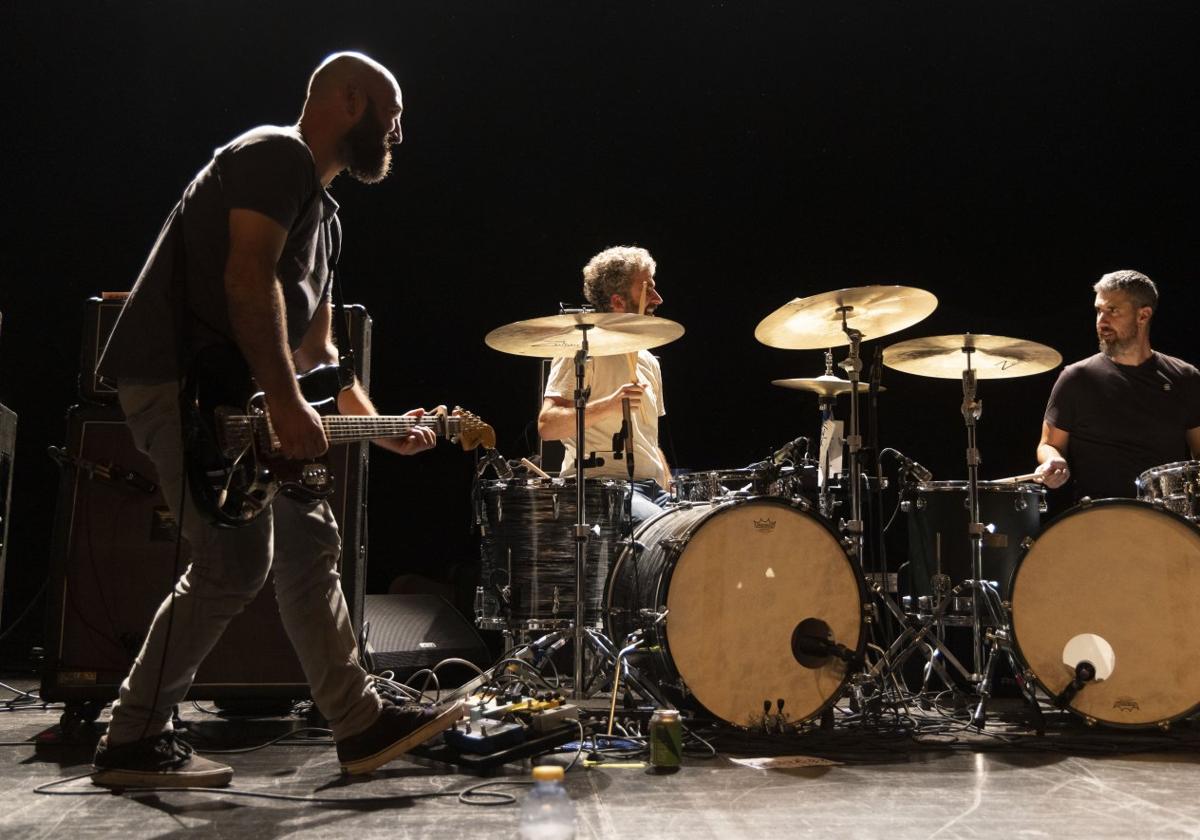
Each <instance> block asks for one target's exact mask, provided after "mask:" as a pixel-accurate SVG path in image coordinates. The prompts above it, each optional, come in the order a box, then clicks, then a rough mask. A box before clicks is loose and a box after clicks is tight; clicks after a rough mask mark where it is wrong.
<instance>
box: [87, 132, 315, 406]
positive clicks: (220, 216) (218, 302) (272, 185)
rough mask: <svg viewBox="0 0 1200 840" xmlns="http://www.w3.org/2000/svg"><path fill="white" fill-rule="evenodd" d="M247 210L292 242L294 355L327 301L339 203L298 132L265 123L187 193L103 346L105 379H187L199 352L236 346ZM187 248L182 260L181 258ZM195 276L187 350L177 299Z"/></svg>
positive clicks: (285, 284)
mask: <svg viewBox="0 0 1200 840" xmlns="http://www.w3.org/2000/svg"><path fill="white" fill-rule="evenodd" d="M235 208H236V209H248V210H254V211H256V212H258V213H261V214H263V215H265V216H267V217H269V218H271V219H273V220H275V221H276V222H277V223H278V224H279V225H280V226H281V227H283V228H284V229H285V230H286V231H287V232H288V235H287V240H286V241H285V243H284V246H283V252H282V253H281V254H280V257H279V262H278V263H277V264H276V266H275V275H276V277H277V278H278V279H279V283H280V289H281V291H282V293H283V299H284V305H285V307H286V308H287V325H286V326H287V338H288V345H289V346H290V347H291V348H292V349H293V350H294V349H295V348H296V347H297V346H299V344H300V341H301V339H303V338H304V334H305V332H306V330H307V329H308V325H309V323H311V321H312V317H313V315H314V314H315V313H316V312H317V309H318V308H319V307H320V305H321V304H322V301H323V300H324V298H325V296H326V295H328V291H329V288H328V281H329V274H330V269H329V261H330V258H331V256H330V252H331V249H332V234H331V233H330V230H329V227H330V225H331V224H332V223H333V222H332V219H333V216H334V214H335V213H336V212H337V202H335V201H334V200H333V198H332V196H330V195H329V193H327V192H326V191H325V190H324V189H323V188H322V186H321V182H320V179H319V178H318V175H317V170H316V166H315V164H314V163H313V158H312V153H311V152H310V151H309V149H308V146H307V145H306V144H305V142H304V138H302V137H301V136H300V132H299V130H298V129H297V128H296V127H295V126H287V127H278V126H260V127H259V128H256V129H253V130H251V131H248V132H246V133H245V134H243V135H241V136H240V137H238V138H236V139H235V140H233V141H232V142H231V143H229V144H228V145H226V146H224V147H222V148H220V149H218V150H217V151H216V153H215V155H214V157H213V159H212V161H211V162H210V163H209V164H208V165H207V166H205V167H204V169H202V170H200V173H199V174H198V175H196V177H195V178H194V179H193V180H192V183H191V184H189V185H188V187H187V189H186V190H185V191H184V194H183V198H182V199H181V200H180V202H179V205H178V206H177V207H176V209H175V211H174V212H173V213H172V214H171V216H170V217H169V218H168V219H167V222H166V223H165V224H164V225H163V229H162V231H161V232H160V233H159V238H158V241H157V242H156V243H155V245H154V249H153V251H151V253H150V257H149V258H148V259H147V260H146V265H145V266H144V267H143V269H142V273H141V275H140V276H139V278H138V281H137V283H136V284H135V285H134V287H133V291H132V292H131V294H130V297H129V300H128V302H127V303H126V304H125V307H124V308H123V309H122V311H121V315H120V317H119V318H118V320H117V324H116V326H115V327H114V328H113V332H112V336H111V337H110V339H109V341H108V345H107V347H106V348H105V350H104V354H103V357H102V359H101V361H100V365H99V373H100V374H101V375H102V376H105V377H107V378H111V379H130V380H141V381H146V382H156V381H165V380H169V379H175V378H178V377H179V376H180V374H181V373H182V372H181V371H179V370H177V368H178V363H179V361H180V358H181V356H182V357H183V359H184V361H185V363H186V362H188V361H190V359H191V357H192V356H194V355H195V354H196V353H197V352H199V351H200V350H203V349H204V348H206V347H209V346H211V345H214V344H227V343H231V342H232V341H233V327H232V326H231V324H230V321H229V313H228V308H227V305H226V300H225V263H226V260H227V258H228V254H229V211H230V210H232V209H235ZM179 237H182V241H183V243H184V246H185V247H184V249H183V252H182V254H183V257H182V260H181V259H180V258H179V252H177V250H176V249H177V247H178V242H179ZM180 262H182V263H183V264H184V265H183V268H182V270H183V271H185V272H186V284H182V285H185V286H186V289H187V307H186V309H187V314H188V316H189V317H190V321H189V323H187V324H186V325H185V329H186V330H187V332H188V335H187V336H186V340H187V343H188V344H189V346H188V347H185V348H182V351H183V352H182V353H181V352H180V348H179V346H178V344H179V342H180V339H179V338H178V337H177V336H176V335H175V326H176V323H175V322H176V320H177V319H178V315H177V312H176V310H177V309H178V307H176V305H175V304H174V302H173V301H174V296H175V295H176V294H177V293H178V289H180V288H181V280H182V278H180V277H178V276H177V275H178V274H179V272H180V270H181V266H180Z"/></svg>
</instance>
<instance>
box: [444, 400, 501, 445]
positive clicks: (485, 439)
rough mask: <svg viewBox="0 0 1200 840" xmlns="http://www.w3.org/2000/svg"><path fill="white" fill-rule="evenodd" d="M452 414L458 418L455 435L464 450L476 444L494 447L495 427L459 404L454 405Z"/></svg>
mask: <svg viewBox="0 0 1200 840" xmlns="http://www.w3.org/2000/svg"><path fill="white" fill-rule="evenodd" d="M454 416H455V417H457V418H458V434H457V435H456V436H455V437H456V438H457V441H458V443H459V444H460V445H461V446H462V448H463V450H464V451H466V452H470V451H471V450H472V449H474V448H475V447H477V446H482V447H483V448H484V449H495V448H496V430H495V429H493V428H492V427H491V426H489V425H488V424H487V423H484V422H483V421H482V420H480V419H479V418H478V417H476V416H475V415H474V414H472V413H471V412H469V411H467V410H466V409H465V408H460V407H459V406H455V407H454Z"/></svg>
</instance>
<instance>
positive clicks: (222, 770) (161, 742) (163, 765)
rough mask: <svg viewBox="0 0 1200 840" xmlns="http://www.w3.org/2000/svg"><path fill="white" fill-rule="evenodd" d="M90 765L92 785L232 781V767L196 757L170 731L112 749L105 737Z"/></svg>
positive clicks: (213, 784)
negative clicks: (91, 768)
mask: <svg viewBox="0 0 1200 840" xmlns="http://www.w3.org/2000/svg"><path fill="white" fill-rule="evenodd" d="M92 766H93V767H94V768H95V769H96V772H95V773H93V774H92V784H96V785H103V786H104V787H224V786H225V785H227V784H229V783H230V781H232V780H233V768H232V767H230V766H229V765H228V764H221V763H219V762H216V761H211V760H209V759H207V758H201V757H200V756H198V755H196V754H195V752H194V751H193V750H192V745H191V744H189V743H187V742H186V741H182V740H180V739H179V738H178V737H176V735H175V733H174V732H163V733H162V734H161V735H156V736H154V737H153V738H143V739H142V740H140V741H132V742H130V743H128V744H117V745H116V746H113V747H110V746H109V745H108V736H107V735H105V736H104V737H103V738H101V739H100V743H99V744H98V745H97V746H96V755H95V757H94V758H92Z"/></svg>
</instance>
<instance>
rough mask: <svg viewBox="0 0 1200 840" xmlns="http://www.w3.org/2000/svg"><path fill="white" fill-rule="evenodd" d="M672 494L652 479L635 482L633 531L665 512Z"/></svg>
mask: <svg viewBox="0 0 1200 840" xmlns="http://www.w3.org/2000/svg"><path fill="white" fill-rule="evenodd" d="M670 500H671V494H670V493H668V492H667V491H666V490H664V489H662V486H661V485H660V484H659V483H658V482H657V481H655V480H654V479H652V478H648V479H645V480H643V481H635V482H633V503H632V505H631V507H632V517H631V518H632V521H633V529H634V530H635V531H636V530H637V527H638V526H639V525H641V524H642V523H643V522H645V521H646V520H647V519H650V518H652V517H654V516H657V515H658V514H660V513H662V512H663V508H665V507H666V506H667V502H669V501H670Z"/></svg>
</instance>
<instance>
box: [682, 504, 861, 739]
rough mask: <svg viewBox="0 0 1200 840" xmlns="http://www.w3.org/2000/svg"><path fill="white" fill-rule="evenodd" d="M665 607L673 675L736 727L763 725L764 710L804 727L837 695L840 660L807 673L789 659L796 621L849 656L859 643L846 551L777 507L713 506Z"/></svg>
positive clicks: (804, 517)
mask: <svg viewBox="0 0 1200 840" xmlns="http://www.w3.org/2000/svg"><path fill="white" fill-rule="evenodd" d="M666 605H667V608H668V610H670V612H669V613H668V615H667V619H666V640H667V647H668V650H669V654H670V657H671V659H672V661H673V662H674V665H675V668H676V670H677V671H678V673H679V676H680V677H681V678H682V680H683V682H684V684H685V685H686V686H687V688H688V689H689V690H690V691H691V692H692V694H693V695H694V696H695V699H696V700H697V701H699V702H700V703H701V704H702V705H703V706H704V707H705V708H706V709H708V710H709V711H710V712H712V713H713V714H714V715H717V716H718V717H720V718H722V719H723V720H725V721H728V722H729V723H732V724H735V725H738V726H753V725H756V724H757V723H759V722H761V721H762V719H763V712H764V709H763V706H764V704H765V703H768V702H769V704H770V712H771V714H772V715H774V714H777V713H779V712H780V711H782V714H783V715H784V717H785V718H786V719H788V720H792V721H802V720H807V719H809V718H811V717H814V716H815V715H817V714H819V713H820V712H821V711H822V710H823V709H824V708H825V707H826V706H827V705H828V704H829V703H831V702H833V701H834V700H836V699H837V697H838V696H839V694H840V692H841V688H842V685H843V684H844V682H845V680H846V676H847V674H846V665H845V663H844V662H842V661H840V660H838V659H835V658H833V657H829V658H828V660H827V661H826V662H825V663H824V664H822V665H821V666H820V667H816V668H809V667H804V666H802V665H801V664H800V663H799V662H798V661H797V658H796V656H795V655H794V654H793V652H792V634H793V632H794V631H795V630H796V627H797V625H799V623H800V622H801V621H803V620H805V619H812V618H815V619H819V620H821V621H824V622H825V623H826V624H828V625H829V628H830V631H831V636H832V640H833V641H834V642H836V643H838V644H841V645H844V646H845V647H847V648H849V649H850V650H852V651H856V652H860V653H861V651H862V648H863V645H864V644H865V636H864V635H863V625H862V611H863V590H862V584H861V581H860V580H859V578H858V576H857V575H856V574H855V573H854V569H853V567H852V566H851V563H850V560H849V559H848V558H847V556H846V552H845V551H844V550H843V549H842V546H841V544H840V543H839V541H838V540H837V538H836V537H835V536H834V534H833V533H832V532H831V531H830V530H829V528H828V526H826V525H825V524H824V523H823V522H821V521H819V520H817V519H816V518H815V517H813V516H811V515H809V514H807V513H804V512H802V511H799V510H796V509H794V508H792V507H789V506H787V505H786V504H784V503H781V502H773V501H770V500H765V499H759V500H755V501H751V502H745V503H740V504H739V503H735V504H729V505H725V506H721V507H718V508H715V509H714V510H713V512H712V514H711V515H710V516H709V517H708V518H707V519H705V520H704V521H703V522H701V523H700V525H699V526H698V527H697V528H696V529H695V530H694V531H693V532H692V533H691V535H690V536H689V538H688V540H687V543H686V545H685V546H684V548H683V550H682V552H681V553H680V554H679V557H678V559H677V561H676V563H675V566H674V569H673V571H672V573H671V576H670V581H669V588H668V591H667V602H666ZM780 700H782V701H783V708H782V710H780V709H779V708H778V703H779V701H780Z"/></svg>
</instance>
